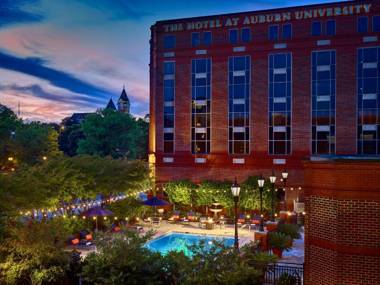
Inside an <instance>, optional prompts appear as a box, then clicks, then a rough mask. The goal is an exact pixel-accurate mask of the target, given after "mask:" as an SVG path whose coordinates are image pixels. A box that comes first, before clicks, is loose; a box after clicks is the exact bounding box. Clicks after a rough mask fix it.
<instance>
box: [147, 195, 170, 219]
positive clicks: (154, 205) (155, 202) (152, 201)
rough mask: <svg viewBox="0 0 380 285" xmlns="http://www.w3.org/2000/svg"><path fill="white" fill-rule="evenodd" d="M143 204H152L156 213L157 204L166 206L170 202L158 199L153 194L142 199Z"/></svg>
mask: <svg viewBox="0 0 380 285" xmlns="http://www.w3.org/2000/svg"><path fill="white" fill-rule="evenodd" d="M143 205H145V206H153V207H154V214H155V215H156V207H157V206H167V205H170V203H169V202H168V201H165V200H162V199H159V198H157V197H156V196H153V197H152V198H150V199H148V200H146V201H144V202H143Z"/></svg>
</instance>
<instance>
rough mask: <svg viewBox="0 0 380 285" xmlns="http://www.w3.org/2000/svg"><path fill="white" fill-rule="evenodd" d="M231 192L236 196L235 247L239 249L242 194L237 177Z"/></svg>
mask: <svg viewBox="0 0 380 285" xmlns="http://www.w3.org/2000/svg"><path fill="white" fill-rule="evenodd" d="M231 192H232V196H233V197H234V202H235V243H234V245H235V249H236V250H237V251H239V236H238V226H237V222H238V202H239V194H240V186H239V184H238V183H237V181H236V177H235V182H234V184H232V186H231Z"/></svg>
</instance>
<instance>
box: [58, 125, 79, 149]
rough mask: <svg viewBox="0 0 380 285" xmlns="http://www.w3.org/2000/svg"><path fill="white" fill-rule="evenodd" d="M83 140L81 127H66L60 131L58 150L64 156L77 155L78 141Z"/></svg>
mask: <svg viewBox="0 0 380 285" xmlns="http://www.w3.org/2000/svg"><path fill="white" fill-rule="evenodd" d="M84 138H85V137H84V134H83V131H82V128H81V125H78V124H74V125H71V126H67V127H65V128H64V129H63V130H61V133H60V136H59V148H60V150H62V152H63V153H64V154H65V155H68V156H74V155H76V154H77V149H78V143H79V141H80V140H83V139H84Z"/></svg>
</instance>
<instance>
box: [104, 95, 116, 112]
mask: <svg viewBox="0 0 380 285" xmlns="http://www.w3.org/2000/svg"><path fill="white" fill-rule="evenodd" d="M106 109H111V110H116V106H115V104H114V103H113V101H112V98H111V99H110V100H109V101H108V104H107V106H106Z"/></svg>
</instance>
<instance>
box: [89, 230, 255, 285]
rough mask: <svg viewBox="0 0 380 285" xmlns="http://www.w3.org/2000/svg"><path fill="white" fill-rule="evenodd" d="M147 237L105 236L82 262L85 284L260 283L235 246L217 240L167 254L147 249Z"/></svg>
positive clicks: (229, 284)
mask: <svg viewBox="0 0 380 285" xmlns="http://www.w3.org/2000/svg"><path fill="white" fill-rule="evenodd" d="M150 236H151V233H149V234H148V236H143V237H139V236H138V235H137V234H135V233H127V236H126V238H123V237H118V236H114V237H112V240H111V242H107V241H110V238H107V237H102V238H101V242H100V243H99V246H98V249H99V251H98V253H92V254H90V255H89V256H88V257H87V258H86V260H85V262H84V265H83V272H82V276H83V279H84V283H85V284H185V285H193V284H194V285H195V284H226V285H227V284H228V285H234V284H236V285H237V284H261V283H260V282H259V280H260V276H261V275H262V272H260V271H258V270H256V269H255V268H254V267H252V266H251V265H250V264H249V263H248V261H247V259H246V258H244V256H241V255H240V254H239V253H237V252H236V251H235V250H234V249H231V248H230V247H225V246H224V245H223V244H222V243H221V242H215V244H214V246H212V247H211V248H210V246H209V245H208V244H206V243H205V242H201V243H200V244H199V245H194V246H191V247H190V250H191V251H192V252H193V255H192V257H188V256H185V255H184V254H183V252H169V253H168V254H167V255H165V256H161V255H160V254H159V253H155V252H152V251H149V250H147V249H146V248H145V247H144V244H145V242H146V240H147V239H148V238H150Z"/></svg>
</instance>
